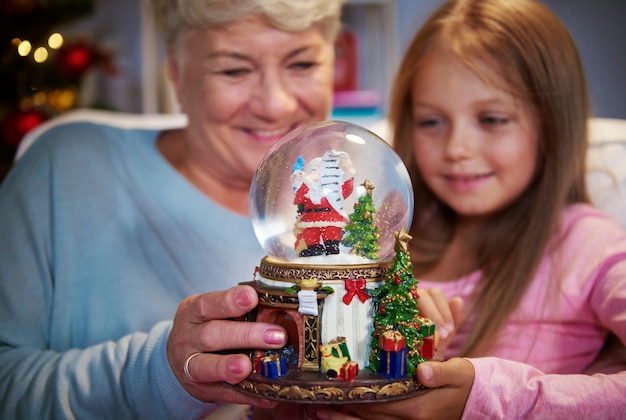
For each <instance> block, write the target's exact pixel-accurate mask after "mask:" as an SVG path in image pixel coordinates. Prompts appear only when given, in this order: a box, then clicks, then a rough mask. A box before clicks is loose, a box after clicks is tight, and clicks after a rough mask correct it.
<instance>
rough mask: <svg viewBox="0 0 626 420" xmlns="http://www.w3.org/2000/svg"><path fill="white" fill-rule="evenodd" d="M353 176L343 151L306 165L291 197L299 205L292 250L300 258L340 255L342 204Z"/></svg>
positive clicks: (331, 152) (344, 220)
mask: <svg viewBox="0 0 626 420" xmlns="http://www.w3.org/2000/svg"><path fill="white" fill-rule="evenodd" d="M354 174H355V169H354V167H353V166H352V160H350V156H349V155H348V154H347V153H346V152H342V151H338V150H328V151H326V153H324V156H322V157H321V158H315V159H313V160H311V162H309V164H308V165H307V171H306V176H305V178H304V181H303V182H302V184H301V185H300V186H299V187H298V188H297V190H296V192H295V194H296V196H295V198H294V204H295V205H297V206H298V217H297V220H296V225H295V229H294V233H295V234H296V243H295V249H296V253H297V254H298V255H299V256H301V257H311V256H315V255H331V254H338V253H339V244H340V242H341V239H342V233H343V227H344V226H345V225H346V224H347V223H348V215H347V213H346V212H345V210H344V209H343V202H344V200H345V199H346V198H347V197H348V196H350V194H352V191H353V189H354Z"/></svg>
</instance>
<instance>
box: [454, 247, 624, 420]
mask: <svg viewBox="0 0 626 420" xmlns="http://www.w3.org/2000/svg"><path fill="white" fill-rule="evenodd" d="M621 241H623V238H622V239H621ZM622 249H626V246H624V244H623V243H620V242H619V241H618V242H617V243H615V248H614V250H615V252H614V253H613V254H612V255H611V256H610V257H608V258H607V259H606V260H605V261H604V263H603V264H601V265H600V266H599V268H598V269H597V270H596V271H594V276H593V278H590V279H589V281H593V282H594V287H593V290H592V292H591V294H590V296H589V304H590V305H591V308H592V309H593V311H594V314H595V317H596V319H597V322H598V324H599V325H602V326H603V327H604V328H606V329H607V330H609V331H611V332H612V333H613V334H614V335H615V336H616V337H617V338H618V339H619V340H620V341H621V343H622V346H623V345H624V343H626V261H625V259H626V254H625V253H624V252H623V251H619V250H622ZM468 360H469V361H470V362H471V363H472V364H473V365H474V369H475V380H474V385H473V387H472V391H471V392H470V396H469V398H468V401H467V404H466V406H465V411H464V414H463V418H467V419H470V418H524V417H531V418H564V417H571V418H605V419H608V418H622V417H623V416H624V413H625V412H626V399H625V398H624V396H625V395H626V370H624V366H623V365H622V366H617V368H613V369H611V371H612V372H617V373H611V374H600V373H597V374H594V375H585V374H569V375H564V374H546V373H544V372H542V371H540V370H538V369H536V368H534V367H532V366H529V365H527V364H524V363H519V362H514V361H510V360H504V359H500V358H495V357H485V358H474V359H468ZM620 370H621V371H620Z"/></svg>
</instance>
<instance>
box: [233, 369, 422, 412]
mask: <svg viewBox="0 0 626 420" xmlns="http://www.w3.org/2000/svg"><path fill="white" fill-rule="evenodd" d="M232 386H234V387H236V388H237V389H238V390H239V391H241V392H244V393H246V394H249V395H253V396H255V397H259V398H266V399H269V400H275V401H281V402H291V403H301V404H350V403H352V404H356V403H360V404H363V403H370V402H382V401H393V400H399V399H403V398H408V397H412V396H415V395H417V394H419V393H424V392H428V391H429V390H428V389H427V388H424V387H423V386H422V385H421V384H419V383H418V382H417V379H413V378H399V379H387V378H386V377H384V376H381V375H377V374H375V373H372V372H370V371H367V370H365V371H362V372H359V374H358V375H357V376H356V378H354V380H352V381H345V380H342V379H336V380H329V379H326V377H325V376H324V374H322V373H319V372H305V371H298V370H288V371H287V373H286V374H285V375H283V376H281V377H280V378H276V379H270V378H267V377H265V376H263V375H260V374H258V373H253V374H251V375H250V376H248V377H247V378H246V379H245V380H243V381H241V382H239V383H237V384H235V385H232Z"/></svg>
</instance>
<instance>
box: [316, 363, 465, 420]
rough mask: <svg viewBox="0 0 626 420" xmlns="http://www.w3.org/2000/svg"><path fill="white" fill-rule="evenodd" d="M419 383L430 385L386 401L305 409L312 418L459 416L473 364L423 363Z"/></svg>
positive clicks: (380, 419)
mask: <svg viewBox="0 0 626 420" xmlns="http://www.w3.org/2000/svg"><path fill="white" fill-rule="evenodd" d="M417 378H418V380H419V382H420V383H422V384H423V385H424V386H426V387H428V388H432V389H431V390H429V391H428V392H426V393H423V394H419V395H417V396H415V397H412V398H407V399H404V400H399V401H393V402H388V403H369V404H359V405H350V406H344V407H340V408H338V409H332V408H330V407H324V406H311V407H307V408H306V413H307V415H308V416H309V417H310V418H312V419H331V420H349V419H355V418H357V419H359V418H360V419H370V420H393V419H459V418H460V417H461V415H462V414H463V409H464V408H465V403H466V402H467V398H468V397H469V394H470V391H471V389H472V384H473V383H474V366H473V365H472V364H471V363H470V362H468V361H467V360H465V359H461V358H458V357H457V358H453V359H450V360H448V361H445V362H424V363H421V364H420V365H418V367H417Z"/></svg>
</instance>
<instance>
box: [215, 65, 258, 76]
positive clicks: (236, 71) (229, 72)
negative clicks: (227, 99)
mask: <svg viewBox="0 0 626 420" xmlns="http://www.w3.org/2000/svg"><path fill="white" fill-rule="evenodd" d="M250 72H251V70H250V69H247V68H243V67H242V68H233V69H226V70H222V71H220V72H219V73H220V74H223V75H224V76H228V77H241V76H245V75H246V74H248V73H250Z"/></svg>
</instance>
